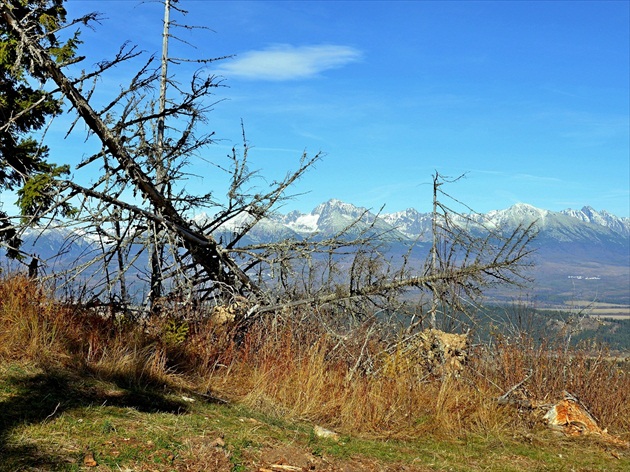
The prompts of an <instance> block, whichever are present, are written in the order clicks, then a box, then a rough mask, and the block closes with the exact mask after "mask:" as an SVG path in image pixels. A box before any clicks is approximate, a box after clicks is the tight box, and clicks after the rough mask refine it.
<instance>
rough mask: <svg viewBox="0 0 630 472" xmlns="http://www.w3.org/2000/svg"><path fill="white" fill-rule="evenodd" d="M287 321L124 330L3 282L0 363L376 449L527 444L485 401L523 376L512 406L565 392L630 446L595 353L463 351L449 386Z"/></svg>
mask: <svg viewBox="0 0 630 472" xmlns="http://www.w3.org/2000/svg"><path fill="white" fill-rule="evenodd" d="M295 319H297V316H296V317H294V318H291V317H289V318H285V319H282V318H278V319H275V320H268V321H263V322H260V323H259V324H257V325H255V326H252V327H250V329H249V330H248V331H247V332H246V333H243V332H239V331H238V330H235V329H231V328H230V327H228V326H225V325H222V326H217V325H215V324H213V323H212V322H210V321H201V322H196V323H193V322H186V321H181V320H176V319H175V318H168V317H165V318H160V319H154V320H150V322H146V323H142V324H140V323H121V322H120V321H118V322H117V321H114V320H111V319H105V318H102V317H100V316H96V315H93V314H90V313H87V312H85V311H82V310H80V309H78V308H77V307H68V306H63V305H61V304H59V303H57V302H56V301H55V300H54V299H53V298H52V297H51V296H50V295H49V294H47V292H46V290H45V289H44V288H43V287H41V286H39V285H38V284H36V283H35V282H33V281H31V280H29V279H27V278H25V277H22V276H12V277H5V278H3V279H1V280H0V361H2V360H4V361H8V360H21V361H26V362H32V363H34V364H37V365H40V366H51V365H60V366H64V367H69V368H72V369H74V370H76V371H79V372H86V373H89V374H90V375H92V376H94V377H96V378H103V379H114V378H120V379H124V381H125V382H127V383H131V384H134V385H135V386H139V387H142V386H148V385H153V386H156V385H159V386H164V385H167V386H171V387H175V386H178V387H186V388H188V389H191V390H194V391H196V392H213V393H214V394H216V395H219V396H222V397H226V398H231V399H234V400H236V401H238V402H241V403H242V404H244V405H246V406H248V407H250V408H254V409H256V410H258V411H261V412H263V413H265V414H270V415H272V416H276V417H283V418H292V419H298V420H307V421H310V422H315V423H318V424H322V425H326V426H328V427H333V428H335V429H336V430H338V431H340V432H342V433H343V432H345V433H352V434H360V435H363V436H365V437H379V438H384V437H385V438H409V437H418V436H420V435H426V434H431V435H432V436H433V437H441V438H447V439H453V438H457V437H463V436H466V435H468V434H481V435H484V434H488V433H498V432H501V431H508V430H509V431H512V432H513V431H521V432H526V431H527V430H528V429H529V428H532V427H534V426H535V418H533V417H531V416H527V415H521V414H519V412H518V410H517V409H516V408H512V407H506V406H501V405H499V404H498V403H497V401H496V399H497V397H499V396H500V395H501V394H503V393H504V392H505V391H507V390H508V389H509V388H510V387H511V386H513V385H515V384H517V383H518V382H520V381H521V380H522V379H523V378H524V377H525V375H526V374H527V372H529V371H530V370H531V372H532V374H531V378H530V380H529V381H528V382H527V383H526V384H525V385H524V387H525V388H526V391H525V392H524V393H523V392H521V393H522V394H523V395H528V396H529V397H530V398H531V399H532V400H537V401H553V400H557V399H559V398H560V397H561V394H562V391H563V390H568V391H570V392H571V393H573V394H574V395H577V396H578V397H579V398H581V399H582V401H583V402H584V403H585V404H586V405H588V406H589V408H590V409H591V412H592V413H593V414H594V415H595V417H596V418H598V420H599V421H600V425H601V426H602V427H605V428H608V429H609V431H610V432H611V433H614V434H617V435H620V436H621V437H623V438H625V439H626V440H628V439H630V373H629V369H628V365H627V364H626V365H625V366H624V365H623V364H620V363H618V362H616V361H615V360H614V359H610V356H608V353H607V352H605V351H604V350H599V351H593V350H586V349H569V350H566V349H563V347H562V346H558V345H555V344H554V343H552V342H548V343H542V344H540V343H534V342H533V341H532V340H531V339H528V338H525V337H524V338H522V339H516V340H506V339H496V340H495V342H494V343H493V344H492V345H491V346H478V347H476V348H474V349H473V350H472V351H471V353H470V354H471V355H470V360H469V363H468V364H467V366H466V367H465V369H464V370H463V371H462V372H461V374H460V375H459V376H455V375H437V374H435V373H432V372H429V371H427V370H426V369H422V368H417V367H414V368H409V363H408V362H406V360H405V359H404V356H403V357H401V354H400V352H397V351H385V350H384V347H385V345H384V344H383V343H382V341H381V340H379V339H378V337H376V336H374V335H373V333H374V332H373V331H371V330H370V327H369V326H361V327H358V328H357V329H355V330H353V331H352V332H351V333H349V334H348V335H347V336H345V337H344V338H340V337H339V336H338V335H335V334H333V333H331V332H330V331H329V330H327V329H325V328H324V326H323V325H321V324H318V323H316V322H304V321H303V320H304V319H305V317H304V316H300V318H299V319H300V320H302V321H301V322H296V321H295ZM306 319H307V318H306ZM272 321H273V322H272ZM392 366H393V368H392ZM392 373H394V374H392Z"/></svg>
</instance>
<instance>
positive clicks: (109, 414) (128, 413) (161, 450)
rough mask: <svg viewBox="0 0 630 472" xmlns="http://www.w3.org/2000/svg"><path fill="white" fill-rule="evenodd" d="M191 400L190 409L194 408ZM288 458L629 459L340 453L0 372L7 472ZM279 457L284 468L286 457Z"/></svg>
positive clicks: (82, 386)
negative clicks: (89, 464)
mask: <svg viewBox="0 0 630 472" xmlns="http://www.w3.org/2000/svg"><path fill="white" fill-rule="evenodd" d="M184 397H185V398H186V399H188V398H194V401H193V402H190V401H188V400H186V399H185V398H184ZM275 451H280V452H281V453H282V454H280V455H282V457H284V458H285V461H286V462H287V463H289V464H290V463H291V461H293V463H294V464H297V466H302V465H300V461H301V463H303V464H311V465H310V467H314V468H313V469H311V470H322V471H323V470H331V469H327V468H326V467H331V464H337V465H339V466H341V465H343V464H345V465H348V466H349V467H350V466H352V467H354V469H352V470H358V471H369V470H407V471H428V470H435V471H439V470H449V471H481V470H490V471H521V470H550V471H551V470H558V471H569V470H582V471H587V470H602V471H604V470H606V471H624V470H630V454H629V452H628V451H627V450H624V449H618V448H614V447H612V446H610V445H606V444H603V443H602V442H599V441H597V439H596V438H581V439H568V438H565V437H563V436H555V435H554V434H552V433H551V432H549V431H547V430H545V429H542V428H541V429H540V430H537V431H533V432H531V433H528V434H521V435H515V434H513V433H509V432H507V431H506V432H505V433H503V434H500V433H497V434H494V435H489V436H481V435H466V436H464V437H459V438H455V439H451V438H440V437H437V436H435V435H431V434H429V435H426V436H425V437H419V438H412V439H409V440H400V439H398V440H388V439H386V438H378V439H367V438H361V437H357V436H355V435H352V434H349V433H348V432H345V434H342V435H341V436H340V439H339V440H338V441H335V440H332V439H324V438H319V437H317V436H315V435H314V433H313V429H312V425H310V424H308V423H301V422H291V421H287V420H285V419H283V418H279V417H269V416H265V415H262V414H260V413H257V412H255V411H251V410H249V409H246V408H243V407H239V406H237V405H227V404H221V403H211V402H208V401H206V399H205V398H204V397H200V396H194V395H193V394H191V393H186V392H184V393H180V392H175V391H168V390H162V391H148V390H147V391H141V392H138V391H130V390H128V389H125V388H122V387H120V386H119V385H117V384H116V383H113V382H105V381H102V380H97V379H94V378H91V377H81V376H79V375H77V374H75V373H72V372H67V371H55V372H46V371H44V370H42V369H38V368H31V367H28V366H26V365H21V364H10V365H4V366H0V457H2V460H1V461H0V471H3V472H5V471H6V472H9V471H11V472H13V471H16V470H33V471H34V470H51V471H79V470H86V469H89V468H88V467H86V466H85V464H84V461H85V460H86V456H88V455H89V454H92V456H93V458H94V459H95V461H96V463H97V464H98V465H97V466H95V467H94V468H92V470H98V471H120V470H134V471H155V470H157V471H178V470H193V471H194V470H198V471H201V470H215V471H217V472H221V471H226V472H227V471H229V472H232V471H257V470H259V469H260V468H264V467H265V466H270V465H271V462H273V460H274V459H273V458H274V456H273V453H274V452H275ZM278 457H279V456H278Z"/></svg>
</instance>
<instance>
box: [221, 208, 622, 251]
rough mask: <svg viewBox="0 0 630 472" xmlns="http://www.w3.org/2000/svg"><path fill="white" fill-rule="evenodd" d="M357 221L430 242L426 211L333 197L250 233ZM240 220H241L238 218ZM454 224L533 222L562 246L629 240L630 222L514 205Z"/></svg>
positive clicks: (589, 212)
mask: <svg viewBox="0 0 630 472" xmlns="http://www.w3.org/2000/svg"><path fill="white" fill-rule="evenodd" d="M241 218H242V217H241ZM358 218H361V222H360V223H358V224H356V226H355V228H356V231H359V230H361V229H364V228H366V227H367V226H368V225H370V224H372V225H374V228H375V231H376V232H378V233H379V234H383V233H386V234H387V235H388V237H390V238H392V239H397V240H399V241H404V240H410V241H411V240H413V241H428V240H430V238H431V236H430V235H431V221H432V218H431V213H420V212H418V211H417V210H415V209H413V208H409V209H407V210H404V211H400V212H396V213H382V214H375V213H372V212H371V211H369V210H368V209H366V208H361V207H356V206H354V205H352V204H349V203H345V202H342V201H339V200H334V199H333V200H329V201H327V202H325V203H322V204H320V205H318V206H317V207H315V208H314V209H313V210H312V211H311V212H310V213H301V212H299V211H292V212H290V213H287V214H276V215H273V216H272V217H270V218H269V219H267V220H265V221H264V222H261V223H259V225H258V226H257V227H255V228H254V229H253V230H252V236H254V237H255V239H257V240H269V238H274V236H279V235H282V236H284V237H287V236H290V237H294V238H304V237H309V236H313V235H319V236H320V237H326V236H331V235H333V234H335V233H336V232H338V231H341V230H343V229H344V228H346V227H347V226H348V225H350V224H351V223H353V222H355V221H356V220H357V219H358ZM240 221H241V222H244V220H242V219H241V220H240ZM453 221H454V222H455V223H457V224H459V225H461V226H462V227H466V228H469V229H475V230H477V231H483V229H484V228H485V229H487V230H488V229H490V230H504V231H510V230H512V229H514V228H515V227H516V226H517V225H519V224H525V225H529V224H530V223H534V224H535V226H536V228H537V230H538V231H539V234H540V235H541V236H543V237H545V239H547V238H551V239H556V240H558V241H565V242H570V241H574V242H575V241H582V240H587V239H594V240H601V239H602V238H603V239H604V240H611V239H620V241H621V240H623V239H624V238H626V239H627V238H628V237H630V218H624V217H617V216H615V215H612V214H610V213H608V212H607V211H596V210H594V209H593V208H591V207H589V206H585V207H584V208H582V209H581V210H572V209H567V210H563V211H560V212H554V211H550V210H544V209H540V208H536V207H534V206H531V205H528V204H524V203H518V204H516V205H513V206H512V207H510V208H508V209H505V210H493V211H490V212H488V213H486V214H473V215H466V216H464V217H455V218H454V219H453ZM230 226H231V228H230V230H234V229H237V228H238V226H239V225H238V223H237V222H234V223H232V224H231V225H230Z"/></svg>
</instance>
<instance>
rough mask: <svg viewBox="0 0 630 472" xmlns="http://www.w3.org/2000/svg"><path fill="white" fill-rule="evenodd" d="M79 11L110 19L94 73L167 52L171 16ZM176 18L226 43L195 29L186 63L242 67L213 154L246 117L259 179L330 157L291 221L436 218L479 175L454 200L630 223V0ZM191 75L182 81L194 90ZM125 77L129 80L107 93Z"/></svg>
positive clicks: (199, 180)
mask: <svg viewBox="0 0 630 472" xmlns="http://www.w3.org/2000/svg"><path fill="white" fill-rule="evenodd" d="M66 5H67V8H68V10H69V13H70V16H76V15H79V14H82V13H86V12H88V11H99V12H101V13H102V14H103V16H104V17H106V19H104V20H103V21H102V24H101V25H100V26H98V27H97V28H96V30H95V31H89V30H86V31H85V32H84V33H83V35H82V38H83V40H84V41H85V43H84V45H83V46H82V49H81V50H80V53H81V54H84V55H86V56H87V57H88V60H87V62H86V67H87V66H88V65H90V64H93V63H95V62H97V61H98V60H101V59H104V58H107V57H111V56H112V55H113V53H114V52H115V51H116V50H117V47H118V45H120V44H122V42H124V41H126V40H129V41H131V42H132V43H134V44H138V45H139V46H140V47H141V48H142V49H144V50H146V51H147V52H149V53H156V54H159V50H160V45H161V37H160V35H161V29H162V23H161V18H162V14H163V12H162V8H161V6H160V4H159V3H155V2H145V3H141V2H139V1H135V0H101V1H89V0H69V1H68V2H67V4H66ZM179 5H180V7H181V8H184V9H186V10H188V11H189V14H188V15H187V16H186V17H184V18H182V17H181V15H175V14H174V18H175V19H177V20H178V21H179V22H180V23H181V22H186V23H190V24H194V25H198V26H206V27H208V28H211V29H212V30H213V31H208V30H196V31H194V32H189V33H184V32H182V33H181V35H182V36H184V37H185V39H186V40H187V41H189V42H191V43H194V44H196V45H197V46H198V49H197V50H194V49H191V48H190V47H188V46H186V45H185V44H183V43H172V52H173V54H174V55H179V56H182V55H183V56H186V57H218V56H224V55H234V57H233V58H231V59H227V60H224V61H220V62H216V63H213V64H212V65H211V67H208V68H207V72H208V73H210V74H216V75H218V76H221V77H222V78H223V80H224V82H223V83H224V85H226V87H224V88H220V89H218V90H217V93H216V95H215V96H214V97H212V98H211V100H213V101H215V100H221V101H220V102H219V103H217V104H216V106H214V111H213V112H212V113H211V114H210V115H209V116H208V118H209V119H208V123H207V127H208V128H207V131H215V133H216V137H217V138H219V141H218V142H217V144H215V145H214V146H211V147H210V148H208V149H207V150H206V152H205V153H204V155H203V156H202V157H204V158H205V159H209V160H221V159H223V158H224V157H225V155H226V154H227V153H228V152H229V150H230V149H231V147H232V146H233V145H235V144H239V143H240V132H241V130H240V122H241V119H242V120H243V122H244V124H245V130H246V133H247V137H248V140H249V141H250V143H251V144H252V146H253V149H252V151H251V159H252V164H251V165H252V168H256V169H260V170H261V173H262V175H264V176H265V177H266V179H267V181H269V182H271V181H273V179H275V178H278V177H280V176H283V175H284V174H285V173H286V171H287V170H289V169H291V168H294V167H295V166H296V165H297V163H298V160H299V158H300V156H301V154H302V152H303V151H307V152H308V153H309V154H311V155H312V154H315V153H317V152H318V151H322V152H324V153H325V154H326V157H325V158H324V160H323V161H321V162H320V163H319V164H317V166H316V168H315V169H313V170H311V172H310V173H309V174H308V175H307V176H306V177H304V178H303V179H302V180H301V181H300V182H299V183H298V185H297V186H296V187H295V189H294V192H296V193H301V192H308V193H306V194H305V195H302V196H300V197H298V198H296V199H294V200H293V201H291V202H290V203H288V204H287V205H286V206H285V207H284V208H283V209H282V211H288V210H292V209H299V210H301V211H305V212H306V211H310V210H311V209H312V208H313V207H314V206H315V205H317V204H318V203H321V202H323V201H325V200H328V199H330V198H337V199H340V200H343V201H346V202H350V203H353V204H355V205H359V206H365V207H368V208H373V209H378V208H380V207H381V206H382V205H385V211H386V212H394V211H399V210H403V209H405V208H409V207H414V208H417V209H418V210H420V211H428V210H429V209H430V207H431V188H430V185H429V184H430V182H431V175H432V173H433V172H434V171H435V170H437V171H439V172H440V174H443V175H447V176H451V177H455V176H458V175H460V174H463V173H467V175H466V178H465V179H464V180H462V181H460V182H458V183H457V184H454V185H452V186H450V187H447V188H446V190H447V191H448V192H449V193H451V194H452V195H454V196H456V197H457V198H458V199H460V200H462V201H464V202H465V203H467V204H468V205H469V206H470V207H472V208H473V209H474V210H476V211H479V212H486V211H489V210H492V209H502V208H507V207H509V206H511V205H513V204H514V203H518V202H522V203H529V204H532V205H534V206H537V207H541V208H546V209H549V210H561V209H565V208H569V207H571V208H581V207H582V206H583V205H591V206H593V207H594V208H595V209H598V210H601V209H606V210H608V211H610V212H612V213H614V214H617V215H618V216H630V215H629V213H630V194H629V187H630V135H629V133H630V131H629V129H630V118H629V115H630V97H629V87H630V86H629V83H630V76H629V67H630V66H629V61H630V52H629V44H630V12H629V2H627V1H610V2H606V1H597V2H587V1H581V2H572V1H558V2H553V1H544V2H533V1H527V2H525V1H523V2H516V1H504V2H475V1H465V2H454V1H453V2H450V1H439V2H424V1H415V2H397V1H387V2H380V1H373V2H367V1H365V2H364V1H352V2H340V1H318V2H308V1H298V2H289V1H282V2H264V1H255V2H235V1H229V2H228V1H205V0H197V1H193V0H180V2H179ZM190 70H191V69H187V68H186V67H181V68H180V69H172V72H173V73H174V74H175V76H176V77H177V78H180V79H181V80H182V81H185V79H186V77H187V74H189V73H190ZM128 79H129V71H126V70H125V68H121V69H120V70H118V71H116V72H115V74H113V75H110V76H109V77H108V78H107V81H111V82H106V81H103V82H102V83H100V84H99V87H100V88H101V90H102V92H103V93H104V92H107V91H108V90H107V85H108V84H109V83H111V85H112V87H113V88H116V87H117V82H125V81H127V80H128ZM112 87H110V90H109V91H110V92H111V90H112ZM73 149H78V148H76V147H74V148H73ZM70 154H72V153H70ZM67 155H68V154H66V156H67ZM80 157H81V156H77V157H76V159H77V161H78V159H80ZM60 159H61V158H58V159H57V161H59V160H60ZM68 159H70V160H71V161H72V159H74V157H69V158H68ZM194 170H195V173H196V174H198V176H197V177H191V179H190V182H189V188H191V189H194V188H199V189H200V191H207V190H208V188H214V187H215V186H216V187H217V188H219V187H220V184H219V183H218V182H217V181H216V178H217V177H216V172H215V171H214V170H213V168H211V167H209V166H206V165H205V164H204V163H203V160H201V159H200V160H199V163H198V165H195V168H194ZM265 182H266V181H265V180H263V179H261V180H259V183H260V184H261V185H263V186H265V185H266V183H265Z"/></svg>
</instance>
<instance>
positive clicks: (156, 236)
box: [149, 0, 171, 311]
mask: <svg viewBox="0 0 630 472" xmlns="http://www.w3.org/2000/svg"><path fill="white" fill-rule="evenodd" d="M170 12H171V2H170V0H164V30H163V32H162V59H161V67H162V68H161V75H160V101H159V108H158V118H157V148H156V150H155V157H154V159H155V175H156V187H157V190H158V192H161V193H162V194H166V193H167V192H166V189H167V185H166V184H167V169H166V164H165V162H164V120H165V117H164V112H165V110H166V88H167V84H168V41H169V27H170ZM155 211H156V212H157V211H158V209H157V208H155ZM150 227H151V233H150V236H149V238H150V240H149V244H150V247H149V253H150V256H149V259H150V261H151V281H150V289H149V308H150V309H151V311H155V310H156V309H157V305H158V300H159V299H160V298H161V297H162V282H163V281H162V267H163V259H164V243H163V242H162V241H161V239H160V227H159V225H157V224H156V223H155V222H151V224H150Z"/></svg>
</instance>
